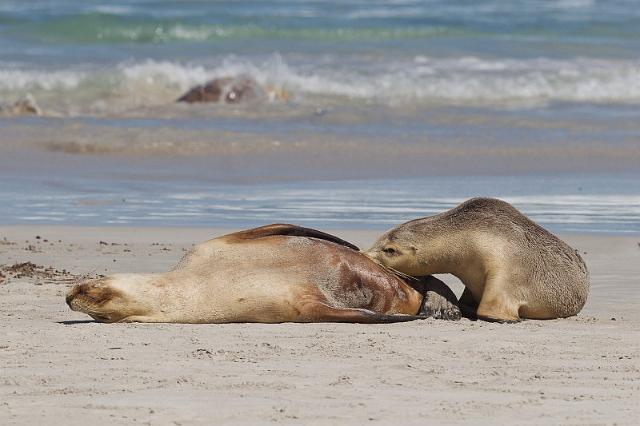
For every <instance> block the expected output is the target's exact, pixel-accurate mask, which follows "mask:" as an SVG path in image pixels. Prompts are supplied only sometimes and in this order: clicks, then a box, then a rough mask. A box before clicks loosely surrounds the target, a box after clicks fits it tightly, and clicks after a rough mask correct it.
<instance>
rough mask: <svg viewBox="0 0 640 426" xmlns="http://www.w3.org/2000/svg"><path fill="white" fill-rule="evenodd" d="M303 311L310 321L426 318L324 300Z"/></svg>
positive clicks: (382, 321)
mask: <svg viewBox="0 0 640 426" xmlns="http://www.w3.org/2000/svg"><path fill="white" fill-rule="evenodd" d="M301 313H302V314H303V315H304V316H305V317H306V319H307V321H308V322H352V323H361V324H390V323H395V322H407V321H415V320H419V319H425V318H426V317H424V316H421V315H402V314H398V315H392V314H380V313H377V312H373V311H370V310H368V309H359V308H334V307H332V306H329V305H327V304H325V303H322V302H317V303H312V304H307V305H306V306H304V307H302V308H301Z"/></svg>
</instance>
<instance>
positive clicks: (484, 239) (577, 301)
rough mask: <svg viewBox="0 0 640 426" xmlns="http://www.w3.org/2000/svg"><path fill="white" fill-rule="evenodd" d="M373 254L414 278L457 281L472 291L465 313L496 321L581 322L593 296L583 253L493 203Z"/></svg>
mask: <svg viewBox="0 0 640 426" xmlns="http://www.w3.org/2000/svg"><path fill="white" fill-rule="evenodd" d="M365 254H366V255H367V256H369V257H370V258H372V259H374V260H375V261H377V262H380V263H381V264H383V265H385V266H388V267H391V268H393V269H396V270H398V271H400V272H403V273H405V274H409V275H429V274H443V273H450V274H453V275H455V276H456V277H458V278H459V279H460V280H461V281H462V283H463V284H464V285H465V287H466V289H465V291H464V292H463V294H462V296H461V298H460V307H461V308H463V310H464V307H467V308H471V309H472V310H473V311H475V313H476V314H477V317H478V318H481V319H485V320H489V321H509V322H510V321H518V320H519V319H521V318H532V319H551V318H563V317H568V316H572V315H576V314H577V313H578V312H580V309H582V307H583V306H584V304H585V302H586V301H587V295H588V294H589V274H588V272H587V267H586V265H585V263H584V261H583V260H582V258H581V257H580V255H579V254H578V252H577V251H576V250H574V249H572V248H571V247H569V246H568V245H567V244H566V243H565V242H563V241H562V240H560V239H559V238H557V237H556V236H554V235H552V234H551V233H549V232H548V231H547V230H545V229H543V228H542V227H540V226H539V225H537V224H536V223H534V222H533V221H531V220H530V219H528V218H527V217H526V216H524V215H523V214H522V213H520V212H519V211H518V210H516V209H515V208H514V207H513V206H511V205H510V204H509V203H506V202H504V201H501V200H496V199H491V198H473V199H471V200H468V201H466V202H464V203H462V204H460V205H459V206H458V207H455V208H453V209H451V210H449V211H446V212H444V213H441V214H437V215H435V216H430V217H425V218H422V219H416V220H412V221H409V222H406V223H404V224H402V225H399V226H397V227H395V228H393V229H391V230H390V231H388V232H387V233H385V234H384V235H382V236H381V237H380V238H379V239H378V241H376V243H375V244H374V245H373V247H371V248H370V249H369V250H368V251H367V252H366V253H365Z"/></svg>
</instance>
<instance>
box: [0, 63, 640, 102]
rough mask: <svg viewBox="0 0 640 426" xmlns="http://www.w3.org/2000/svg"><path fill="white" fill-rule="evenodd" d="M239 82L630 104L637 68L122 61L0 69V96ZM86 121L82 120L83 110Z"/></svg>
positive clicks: (402, 94)
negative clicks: (225, 80) (240, 78)
mask: <svg viewBox="0 0 640 426" xmlns="http://www.w3.org/2000/svg"><path fill="white" fill-rule="evenodd" d="M238 75H244V76H249V77H251V78H253V79H255V80H256V81H257V82H258V83H260V84H265V85H273V86H278V87H281V88H283V89H285V90H287V91H288V92H289V93H291V94H292V99H293V100H294V101H295V102H296V103H305V102H310V103H313V104H318V102H320V100H321V99H329V100H330V99H331V98H338V99H339V100H340V101H345V100H350V101H353V102H365V103H366V102H369V103H380V104H388V105H481V106H482V105H489V106H492V105H495V106H500V105H519V104H522V105H528V104H540V103H548V102H591V103H609V104H616V103H619V104H634V103H638V102H640V61H638V60H603V59H587V58H578V59H570V60H569V59H566V60H559V59H546V58H539V59H483V58H479V57H472V56H467V57H458V58H436V57H427V56H415V57H413V58H411V59H410V60H405V61H404V62H402V61H398V62H391V63H389V62H388V61H384V62H382V61H380V62H370V61H369V62H367V61H362V62H357V61H356V62H352V63H349V64H343V63H342V62H341V59H340V57H338V56H336V57H333V58H329V59H327V58H323V60H322V61H321V62H320V61H317V62H315V63H311V62H309V60H306V61H301V62H300V63H296V62H295V60H294V61H292V62H291V63H288V62H287V61H285V60H284V59H283V58H282V57H281V56H280V55H277V54H276V55H272V56H271V57H268V58H266V59H256V58H243V57H237V56H227V57H224V58H220V59H219V60H214V59H211V60H209V62H202V63H181V62H175V61H153V60H146V61H139V62H124V63H120V64H117V65H115V66H112V67H111V68H103V69H96V68H95V67H93V68H81V69H74V70H71V69H59V70H54V71H48V70H33V69H31V70H29V69H27V70H25V69H20V68H19V67H15V66H13V67H12V66H5V67H2V66H0V96H1V97H3V98H5V99H9V100H10V99H12V98H18V97H21V96H23V95H24V94H25V93H26V92H30V93H33V94H34V95H35V96H36V98H37V99H38V100H39V101H41V102H42V103H43V104H45V106H46V103H47V101H53V100H55V101H56V102H57V103H58V104H59V103H60V100H61V99H62V100H64V102H65V103H67V104H69V105H75V107H77V109H79V110H82V109H83V108H84V109H85V110H86V109H88V110H90V111H93V110H95V109H96V108H98V107H100V108H104V109H105V110H107V111H108V110H109V109H110V108H116V107H117V108H122V107H126V108H130V107H137V106H153V105H159V104H166V103H169V102H172V101H173V100H175V99H176V97H177V96H179V95H180V94H181V93H182V92H184V91H185V90H187V89H188V88H189V87H191V86H193V85H196V84H201V83H203V82H204V81H206V80H208V79H211V78H216V77H223V76H238ZM85 112H87V111H85Z"/></svg>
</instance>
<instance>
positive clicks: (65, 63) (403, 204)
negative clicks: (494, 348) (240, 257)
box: [0, 0, 640, 233]
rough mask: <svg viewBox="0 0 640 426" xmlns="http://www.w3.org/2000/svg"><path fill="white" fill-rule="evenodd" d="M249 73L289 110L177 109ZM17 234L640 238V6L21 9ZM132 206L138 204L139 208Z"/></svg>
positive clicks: (13, 139) (6, 163)
mask: <svg viewBox="0 0 640 426" xmlns="http://www.w3.org/2000/svg"><path fill="white" fill-rule="evenodd" d="M227 76H236V77H237V76H246V77H250V78H252V79H254V80H255V81H256V82H257V83H258V84H259V85H261V86H262V87H265V88H271V89H274V90H279V91H281V92H282V93H286V94H287V96H286V98H282V99H280V98H274V99H271V98H269V99H260V100H259V101H257V102H255V103H250V104H246V105H238V106H228V105H178V104H176V103H175V99H177V98H178V97H179V96H180V95H181V94H182V93H183V92H184V91H185V90H187V89H189V88H190V87H191V86H193V85H196V84H201V83H203V82H205V81H207V80H208V79H212V78H217V77H227ZM27 95H31V96H33V98H34V99H35V100H36V102H37V103H38V104H39V105H40V107H41V108H42V110H43V113H44V117H32V118H20V117H0V184H1V186H0V218H2V219H0V223H79V224H89V225H90V224H135V225H145V224H149V225H200V226H214V225H215V226H252V225H258V224H262V223H265V222H275V221H289V222H298V223H304V224H307V225H311V226H318V227H322V226H331V227H340V226H346V227H377V228H384V227H386V226H390V225H392V224H394V223H398V222H400V221H402V220H405V219H409V218H411V217H414V216H423V215H425V214H430V213H434V212H437V211H441V210H442V209H445V208H448V207H450V206H452V205H454V204H455V203H457V202H459V201H462V200H463V199H465V198H468V197H471V196H476V195H491V196H500V197H503V198H506V199H507V200H509V201H512V202H513V203H514V204H515V205H516V206H518V207H520V208H522V209H523V211H525V212H526V213H528V214H530V215H532V217H534V218H535V219H536V220H538V221H540V222H541V223H543V224H545V225H546V226H549V227H551V228H553V229H554V230H559V231H592V232H636V233H637V232H640V219H639V213H638V211H639V209H640V187H639V185H638V176H639V175H638V173H640V108H639V107H640V7H638V4H637V2H635V1H591V0H559V1H535V2H531V1H511V2H503V1H485V2H477V3H476V2H467V1H444V0H441V1H438V0H431V1H424V0H423V1H411V0H396V1H375V0H374V1H364V0H360V1H358V0H346V1H312V0H299V1H277V0H268V1H216V2H203V1H181V2H173V1H157V0H155V1H143V0H138V1H133V0H131V1H122V0H120V1H109V2H107V1H97V0H93V1H79V0H53V1H29V2H25V1H3V0H0V105H2V104H11V103H12V102H14V101H16V100H18V99H22V98H24V97H25V96H27ZM122 200H125V201H122Z"/></svg>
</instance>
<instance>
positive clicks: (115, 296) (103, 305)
mask: <svg viewBox="0 0 640 426" xmlns="http://www.w3.org/2000/svg"><path fill="white" fill-rule="evenodd" d="M141 280H144V276H143V275H139V274H135V275H134V274H117V275H112V276H109V277H103V278H97V279H88V280H85V281H84V282H82V283H80V284H77V285H75V286H74V287H73V288H71V290H69V292H68V293H67V295H66V301H67V305H69V307H70V308H71V310H73V311H78V312H84V313H86V314H87V315H89V316H91V317H92V318H93V319H95V320H96V321H98V322H119V321H125V320H126V318H128V317H131V316H142V315H146V314H148V313H149V312H150V310H151V308H150V306H148V304H146V303H144V302H143V300H145V299H148V298H149V296H148V295H146V297H140V296H141V295H137V294H136V293H137V292H141V291H144V290H143V287H144V285H141V284H142V282H139V281H141Z"/></svg>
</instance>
